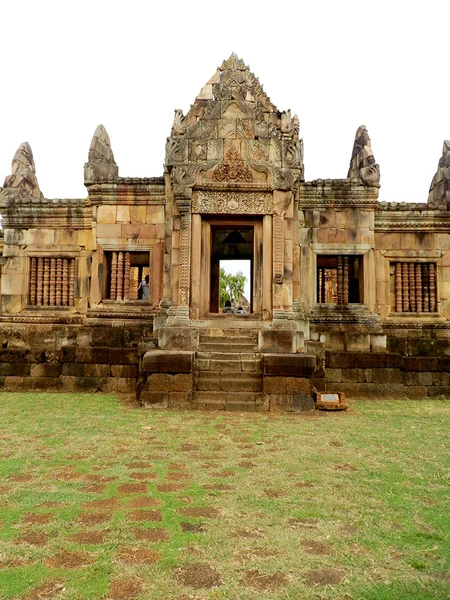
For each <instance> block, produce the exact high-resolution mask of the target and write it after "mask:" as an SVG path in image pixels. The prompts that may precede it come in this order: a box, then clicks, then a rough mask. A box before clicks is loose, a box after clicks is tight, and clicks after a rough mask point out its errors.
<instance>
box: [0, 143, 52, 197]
mask: <svg viewBox="0 0 450 600" xmlns="http://www.w3.org/2000/svg"><path fill="white" fill-rule="evenodd" d="M4 187H5V188H10V189H17V190H20V191H21V192H22V193H23V194H25V195H29V196H33V197H34V198H39V199H40V198H42V197H43V196H42V192H41V190H40V189H39V184H38V180H37V178H36V168H35V166H34V160H33V152H32V151H31V148H30V145H29V144H28V142H24V143H23V144H21V145H20V146H19V148H18V150H17V152H16V153H15V154H14V158H13V160H12V165H11V175H8V176H7V177H6V179H5V184H4Z"/></svg>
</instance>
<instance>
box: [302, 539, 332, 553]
mask: <svg viewBox="0 0 450 600" xmlns="http://www.w3.org/2000/svg"><path fill="white" fill-rule="evenodd" d="M301 545H302V548H303V549H304V550H305V552H307V553H308V554H314V555H315V556H328V555H330V554H331V553H332V551H331V546H329V545H328V544H324V543H323V542H319V541H318V540H302V541H301Z"/></svg>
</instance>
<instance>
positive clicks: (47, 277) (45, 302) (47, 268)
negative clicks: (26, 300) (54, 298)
mask: <svg viewBox="0 0 450 600" xmlns="http://www.w3.org/2000/svg"><path fill="white" fill-rule="evenodd" d="M49 288H50V259H49V258H44V289H43V294H42V304H43V305H44V306H48V301H49V291H50V290H49Z"/></svg>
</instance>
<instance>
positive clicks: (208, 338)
mask: <svg viewBox="0 0 450 600" xmlns="http://www.w3.org/2000/svg"><path fill="white" fill-rule="evenodd" d="M199 341H200V344H204V343H206V344H230V345H232V346H234V345H235V344H257V343H258V336H257V335H244V336H239V335H233V334H230V335H200V339H199Z"/></svg>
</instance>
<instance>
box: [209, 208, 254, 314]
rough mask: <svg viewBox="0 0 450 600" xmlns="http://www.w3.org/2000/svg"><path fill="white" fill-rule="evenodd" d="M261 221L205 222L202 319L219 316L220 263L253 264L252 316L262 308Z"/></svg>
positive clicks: (225, 220) (251, 266)
mask: <svg viewBox="0 0 450 600" xmlns="http://www.w3.org/2000/svg"><path fill="white" fill-rule="evenodd" d="M262 233H263V228H262V219H252V218H248V219H242V218H240V219H234V218H225V219H224V218H222V219H221V218H210V219H204V220H202V252H201V276H200V316H201V317H206V316H209V315H219V314H221V313H220V306H219V276H220V261H221V260H248V261H250V282H249V283H250V298H247V300H248V301H249V303H250V314H253V315H255V316H257V315H259V314H260V313H261V309H262V237H263V236H262Z"/></svg>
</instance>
